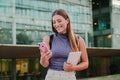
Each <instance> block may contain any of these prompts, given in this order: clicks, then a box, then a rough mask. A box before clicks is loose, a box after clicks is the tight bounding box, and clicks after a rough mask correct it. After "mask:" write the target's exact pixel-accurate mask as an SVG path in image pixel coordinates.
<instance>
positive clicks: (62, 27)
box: [52, 15, 68, 34]
mask: <svg viewBox="0 0 120 80" xmlns="http://www.w3.org/2000/svg"><path fill="white" fill-rule="evenodd" d="M52 20H53V27H54V28H55V29H56V30H57V32H58V33H61V34H64V33H66V31H67V24H68V19H65V18H64V17H62V16H60V15H54V16H53V18H52Z"/></svg>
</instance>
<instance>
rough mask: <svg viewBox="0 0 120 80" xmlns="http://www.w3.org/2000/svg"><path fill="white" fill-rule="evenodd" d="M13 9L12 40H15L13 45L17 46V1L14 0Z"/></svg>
mask: <svg viewBox="0 0 120 80" xmlns="http://www.w3.org/2000/svg"><path fill="white" fill-rule="evenodd" d="M12 1H13V2H12V6H13V7H12V9H13V14H12V20H13V22H12V38H13V44H16V22H15V0H12Z"/></svg>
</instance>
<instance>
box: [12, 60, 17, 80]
mask: <svg viewBox="0 0 120 80" xmlns="http://www.w3.org/2000/svg"><path fill="white" fill-rule="evenodd" d="M12 80H16V59H12Z"/></svg>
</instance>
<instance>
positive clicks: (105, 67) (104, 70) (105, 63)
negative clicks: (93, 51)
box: [100, 57, 109, 76]
mask: <svg viewBox="0 0 120 80" xmlns="http://www.w3.org/2000/svg"><path fill="white" fill-rule="evenodd" d="M100 63H101V76H105V75H108V73H109V59H108V58H107V57H101V60H100Z"/></svg>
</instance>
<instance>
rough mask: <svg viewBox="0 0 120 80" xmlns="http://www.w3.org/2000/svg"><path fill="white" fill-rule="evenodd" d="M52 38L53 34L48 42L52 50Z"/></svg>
mask: <svg viewBox="0 0 120 80" xmlns="http://www.w3.org/2000/svg"><path fill="white" fill-rule="evenodd" d="M53 36H54V35H53V34H51V35H50V41H49V44H50V49H51V48H52V41H53Z"/></svg>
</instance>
